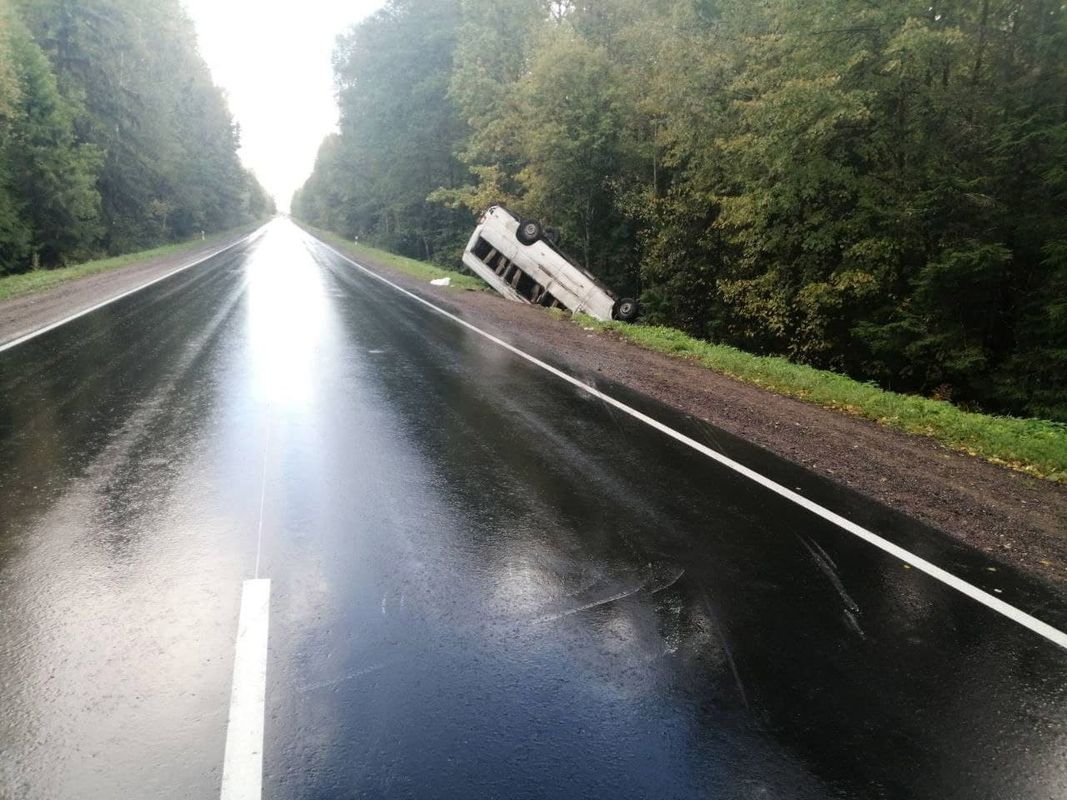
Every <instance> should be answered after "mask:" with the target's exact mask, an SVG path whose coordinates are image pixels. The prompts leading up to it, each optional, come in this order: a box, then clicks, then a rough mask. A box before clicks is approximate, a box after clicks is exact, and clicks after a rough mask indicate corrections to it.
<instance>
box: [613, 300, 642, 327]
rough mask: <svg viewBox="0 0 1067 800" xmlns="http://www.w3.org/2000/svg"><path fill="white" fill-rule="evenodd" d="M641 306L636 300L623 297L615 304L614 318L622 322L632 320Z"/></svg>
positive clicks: (635, 317)
mask: <svg viewBox="0 0 1067 800" xmlns="http://www.w3.org/2000/svg"><path fill="white" fill-rule="evenodd" d="M640 311H641V308H640V306H638V304H637V301H636V300H634V299H633V298H630V297H624V298H622V300H620V301H619V302H617V303H616V304H615V319H617V320H621V321H622V322H633V321H634V320H635V319H637V315H638V314H639V313H640Z"/></svg>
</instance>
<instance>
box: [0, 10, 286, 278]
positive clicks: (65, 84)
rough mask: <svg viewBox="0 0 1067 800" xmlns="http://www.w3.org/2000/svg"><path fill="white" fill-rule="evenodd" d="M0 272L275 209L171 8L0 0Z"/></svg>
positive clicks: (186, 25) (223, 224) (122, 248)
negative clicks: (245, 162)
mask: <svg viewBox="0 0 1067 800" xmlns="http://www.w3.org/2000/svg"><path fill="white" fill-rule="evenodd" d="M0 121H2V122H3V125H2V127H0V273H4V272H22V271H25V270H27V269H30V268H32V267H35V266H43V267H54V266H59V265H62V264H64V263H67V262H69V261H72V260H83V259H85V258H87V257H89V256H91V255H93V254H97V253H101V252H110V253H119V252H126V251H129V250H131V249H136V248H140V247H146V246H149V245H152V244H156V243H159V242H165V241H173V240H178V239H183V238H187V237H189V236H192V235H193V234H194V233H195V234H199V233H200V232H201V231H206V232H212V231H218V230H223V229H226V228H230V227H233V226H235V225H238V224H240V223H242V222H245V221H248V220H251V219H253V218H262V217H263V216H265V215H266V214H268V213H271V212H272V211H273V204H272V202H271V201H270V199H269V198H268V197H267V196H266V194H265V193H264V191H263V189H262V187H260V186H259V184H258V183H257V182H256V180H255V178H254V177H253V176H252V175H251V174H250V173H249V172H248V171H247V170H245V169H243V168H242V167H241V164H240V162H239V160H238V158H237V147H238V135H237V130H236V127H235V126H234V124H233V121H232V119H231V118H230V115H229V111H228V110H227V108H226V104H225V101H224V98H223V96H222V94H221V92H220V91H219V90H218V89H217V88H216V87H215V86H214V85H213V83H212V82H211V77H210V74H209V73H208V70H207V67H206V66H205V64H204V63H203V60H202V59H201V58H200V56H199V54H198V53H197V51H196V40H195V35H194V31H193V27H192V24H191V23H190V22H189V20H188V18H187V17H186V16H185V14H184V12H183V11H182V9H181V6H180V4H179V2H178V0H151V1H150V2H141V0H15V2H14V3H13V2H12V0H0Z"/></svg>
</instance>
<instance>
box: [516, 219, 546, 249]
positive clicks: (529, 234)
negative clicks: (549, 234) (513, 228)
mask: <svg viewBox="0 0 1067 800" xmlns="http://www.w3.org/2000/svg"><path fill="white" fill-rule="evenodd" d="M543 233H544V231H543V230H542V229H541V223H540V222H538V221H537V220H534V219H524V220H523V221H522V222H520V223H519V230H518V231H517V232H516V233H515V237H516V238H517V239H518V240H519V241H520V242H522V243H523V244H533V243H534V242H536V241H537V240H538V239H540V238H541V235H542V234H543Z"/></svg>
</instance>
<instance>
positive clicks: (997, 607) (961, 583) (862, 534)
mask: <svg viewBox="0 0 1067 800" xmlns="http://www.w3.org/2000/svg"><path fill="white" fill-rule="evenodd" d="M309 236H310V234H309ZM312 238H313V239H315V241H316V242H318V243H319V244H321V245H322V246H323V247H326V248H327V249H329V250H331V251H333V252H334V253H336V254H337V255H338V256H340V257H341V258H343V259H344V260H345V261H347V262H348V263H349V264H351V265H352V266H354V267H356V268H357V269H360V270H362V271H363V272H365V273H366V274H367V275H369V276H370V277H372V278H374V279H376V280H378V281H381V282H382V283H384V284H386V285H387V286H391V287H392V288H393V289H396V290H397V291H398V292H400V293H401V294H404V295H407V296H408V297H410V298H411V299H412V300H415V301H416V302H419V303H422V304H423V305H424V306H426V307H427V308H430V309H433V310H434V311H436V312H437V313H438V314H441V315H442V316H444V317H447V318H448V319H450V320H452V321H453V322H456V323H458V324H460V325H462V326H463V327H465V328H467V329H468V330H471V331H474V332H475V333H477V334H478V335H479V336H483V337H485V338H486V339H488V340H489V341H491V342H493V343H494V344H497V345H500V346H501V347H503V348H504V349H506V350H509V351H511V352H512V353H514V354H515V355H517V356H519V357H520V358H524V359H526V360H527V361H529V362H530V363H531V364H535V365H536V366H538V367H540V368H541V369H543V370H545V371H546V372H549V373H551V374H553V375H555V376H556V377H557V378H559V379H561V380H564V381H566V382H567V383H570V384H572V385H574V386H576V387H578V388H579V389H581V390H582V391H583V392H586V393H588V394H591V395H592V396H593V397H596V398H598V399H599V400H602V401H604V402H605V403H607V404H608V405H610V406H613V407H615V408H617V409H619V410H620V411H622V412H623V413H626V414H629V415H630V416H631V417H633V418H634V419H638V420H640V421H641V422H643V423H645V424H646V425H649V426H651V427H653V428H655V429H656V430H658V431H660V432H661V433H664V434H666V435H667V436H670V437H671V438H672V439H675V440H677V441H679V442H681V443H682V444H684V445H686V446H688V447H691V448H693V449H694V450H696V451H697V452H698V453H702V454H704V455H705V456H707V457H708V458H710V459H712V460H714V461H717V462H719V463H720V464H722V465H723V466H724V467H728V468H729V469H732V470H733V471H734V472H737V473H739V474H741V475H744V476H745V477H746V478H748V479H749V480H751V481H754V482H755V483H758V484H759V485H760V486H763V487H764V488H766V489H769V490H770V491H772V492H774V493H775V494H777V495H781V496H782V497H784V498H785V499H787V500H789V501H791V502H793V503H796V504H797V505H798V506H800V507H801V508H804V509H806V510H807V511H810V512H811V513H812V514H815V515H816V516H819V517H822V518H823V519H825V520H826V521H827V522H831V523H833V524H834V525H836V526H837V527H839V528H841V529H842V530H845V531H848V532H849V533H851V534H852V535H853V536H857V537H859V538H860V539H863V541H865V542H867V543H868V544H872V545H874V546H875V547H877V548H878V549H880V550H883V551H885V552H886V553H889V554H890V555H891V556H894V557H895V558H899V559H900V560H901V561H903V562H904V563H906V564H910V565H911V566H912V567H914V568H915V569H918V570H921V571H922V572H925V573H926V574H927V575H929V576H930V577H932V578H935V579H936V580H939V581H941V582H942V583H944V584H945V585H947V586H951V587H952V588H953V589H955V590H957V591H958V592H960V593H962V594H965V595H966V596H967V597H969V598H971V599H972V600H975V601H977V602H979V603H981V604H982V605H984V606H986V607H987V608H990V609H992V610H993V611H995V612H997V613H998V614H1002V615H1003V616H1005V617H1007V618H1008V619H1010V620H1013V621H1014V622H1017V623H1019V624H1020V625H1022V626H1023V627H1024V628H1029V629H1030V630H1031V631H1033V632H1034V633H1036V634H1038V635H1039V636H1043V637H1044V638H1045V639H1048V640H1049V641H1050V642H1052V643H1053V644H1057V645H1059V646H1060V647H1062V648H1064V649H1067V633H1064V632H1063V631H1061V630H1059V629H1057V628H1054V627H1052V626H1051V625H1049V624H1048V623H1047V622H1042V621H1041V620H1039V619H1037V617H1034V616H1031V615H1030V614H1027V613H1026V612H1025V611H1022V610H1021V609H1018V608H1016V607H1015V606H1013V605H1011V604H1010V603H1006V602H1004V601H1003V600H1001V599H1000V598H998V597H994V596H993V595H991V594H990V593H989V592H986V591H984V590H982V589H979V588H978V587H977V586H974V585H973V584H970V583H968V582H967V581H965V580H963V579H962V578H958V577H956V576H955V575H953V574H952V573H951V572H948V571H946V570H944V569H942V568H941V567H939V566H937V565H936V564H932V563H931V562H929V561H927V560H926V559H924V558H922V557H920V556H917V555H915V554H914V553H912V552H911V551H909V550H905V549H904V548H903V547H901V546H899V545H896V544H893V542H890V541H889V540H888V539H884V538H883V537H881V536H879V535H878V534H876V533H873V532H872V531H869V530H867V529H866V528H864V527H863V526H862V525H857V524H856V523H855V522H852V521H851V520H848V519H845V518H844V517H842V516H841V515H840V514H836V513H834V512H833V511H831V510H830V509H828V508H823V507H822V506H821V505H819V504H818V503H815V502H813V501H811V500H809V499H808V498H806V497H804V496H803V495H800V494H797V493H796V492H794V491H793V490H791V489H788V488H786V487H785V486H782V485H781V484H780V483H777V482H775V481H773V480H771V479H770V478H768V477H766V476H765V475H761V474H760V473H758V472H756V471H755V470H752V469H749V468H748V467H746V466H745V465H744V464H741V463H739V462H737V461H734V460H733V459H732V458H728V457H727V456H724V455H723V454H722V453H719V452H716V451H715V450H712V449H711V448H710V447H707V446H705V445H703V444H701V443H700V442H698V441H696V440H695V439H691V438H689V437H688V436H686V435H685V434H684V433H680V432H679V431H676V430H674V428H671V427H669V426H667V425H664V424H663V423H662V422H660V421H659V420H655V419H653V418H652V417H650V416H648V415H647V414H643V413H641V412H640V411H638V410H637V409H636V408H632V407H630V406H628V405H626V403H623V402H622V401H621V400H616V399H615V398H614V397H612V396H611V395H607V394H604V393H603V392H602V391H600V390H599V389H596V388H594V387H592V386H590V385H589V384H586V383H582V382H581V381H580V380H578V379H577V378H575V377H573V376H571V375H568V374H567V373H566V372H563V371H562V370H559V369H556V368H555V367H553V366H552V365H551V364H546V363H545V362H544V361H541V360H540V359H539V358H536V357H534V356H532V355H530V354H529V353H527V352H525V351H523V350H520V349H519V348H517V347H515V346H514V345H511V344H508V343H507V342H505V341H504V340H503V339H500V338H498V337H496V336H494V335H493V334H491V333H487V332H486V331H483V330H482V329H481V328H479V327H477V326H475V325H472V324H471V323H469V322H467V321H466V320H463V319H461V318H459V317H457V316H456V315H455V314H452V313H450V312H448V311H445V310H444V309H443V308H441V307H440V306H436V305H434V304H433V303H431V302H430V301H429V300H425V299H423V298H422V297H419V296H418V295H417V294H415V293H414V292H409V291H408V290H407V289H405V288H404V287H402V286H399V285H397V284H395V283H393V282H392V281H391V280H389V279H388V278H384V277H382V276H381V275H379V274H378V273H377V272H375V271H374V270H371V269H368V268H367V267H365V266H363V265H362V264H360V263H358V262H356V261H353V260H352V259H351V258H349V257H348V256H346V255H345V254H344V253H341V252H340V251H338V250H337V249H336V248H334V247H332V246H330V245H328V244H326V242H323V241H322V240H321V239H317V238H315V237H312Z"/></svg>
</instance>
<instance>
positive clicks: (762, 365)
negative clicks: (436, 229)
mask: <svg viewBox="0 0 1067 800" xmlns="http://www.w3.org/2000/svg"><path fill="white" fill-rule="evenodd" d="M308 230H309V231H311V232H312V233H313V234H314V235H316V236H319V237H320V238H322V239H323V240H325V241H327V242H329V243H330V244H331V245H333V246H334V247H336V248H337V249H338V250H341V251H342V252H344V253H346V254H348V255H350V256H352V257H353V258H356V259H358V258H359V257H360V256H365V257H367V258H369V259H373V260H376V261H378V262H381V263H385V264H387V265H389V266H392V267H395V268H396V269H398V270H401V271H402V272H405V273H407V274H409V275H412V276H413V277H416V278H420V279H425V280H427V281H429V280H431V279H433V278H440V277H445V276H448V277H450V278H452V286H453V287H456V288H476V289H485V288H486V286H485V284H484V283H482V282H481V281H480V280H479V279H477V278H475V277H473V276H468V275H458V274H456V273H454V272H449V271H447V270H443V269H440V268H438V267H434V266H432V265H430V264H426V263H424V262H422V261H416V260H414V259H410V258H404V257H403V256H397V255H394V254H392V253H388V252H385V251H383V250H377V249H375V248H373V247H367V246H366V245H361V244H354V243H352V242H348V241H345V240H344V239H342V238H341V237H340V236H336V235H335V234H332V233H329V232H327V231H322V230H319V229H316V228H310V227H308ZM556 313H557V314H558V313H559V312H556ZM575 319H576V321H578V322H580V323H581V324H582V325H583V326H584V327H586V328H592V329H594V330H599V331H611V332H613V333H616V334H618V335H619V336H621V337H623V338H624V339H626V340H628V341H630V342H632V343H633V344H635V345H638V346H639V347H644V348H646V349H648V350H654V351H656V352H659V353H665V354H666V355H669V356H674V357H676V358H684V359H688V360H692V361H696V362H698V363H699V364H701V365H703V366H705V367H707V368H708V369H711V370H714V371H715V372H719V373H722V374H725V375H728V376H730V377H732V378H735V379H737V380H740V381H744V382H745V383H750V384H754V385H756V386H759V387H761V388H763V389H766V390H768V391H771V392H774V393H775V394H779V395H784V396H787V397H795V398H797V399H800V400H804V401H806V402H809V403H813V404H815V405H819V406H822V407H824V408H829V409H833V410H835V411H840V412H842V413H846V414H850V415H852V416H856V417H863V418H865V419H870V420H874V421H875V422H878V423H879V424H881V425H885V426H886V427H889V428H895V429H897V430H901V431H904V432H905V433H911V434H917V435H920V436H929V437H930V438H932V439H934V440H936V441H938V442H940V443H941V444H943V445H946V446H947V447H950V448H952V449H954V450H959V451H962V452H965V453H969V454H970V455H973V456H976V457H979V458H983V459H985V460H987V461H991V462H993V463H996V464H1002V465H1005V466H1008V467H1010V468H1012V469H1015V470H1018V471H1020V472H1024V473H1026V474H1028V475H1032V476H1034V477H1038V478H1045V479H1047V480H1051V481H1055V482H1059V483H1067V424H1063V423H1057V422H1048V421H1046V420H1038V419H1017V418H1014V417H997V416H991V415H988V414H975V413H972V412H969V411H964V410H962V409H960V408H958V407H956V406H954V405H952V404H951V403H947V402H944V401H940V400H930V399H927V398H925V397H918V396H914V395H904V394H897V393H896V392H889V391H886V390H884V389H879V388H878V387H877V386H873V385H871V384H868V383H862V382H860V381H857V380H853V379H852V378H848V377H845V376H844V375H839V374H837V373H834V372H829V371H826V370H820V369H815V368H813V367H808V366H804V365H802V364H794V363H792V362H790V361H787V360H786V359H784V358H779V357H775V356H756V355H752V354H751V353H746V352H744V351H743V350H738V349H736V348H733V347H728V346H726V345H718V344H712V343H710V342H705V341H701V340H700V339H695V338H693V337H692V336H688V335H687V334H685V333H682V332H681V331H679V330H676V329H674V328H666V327H660V326H652V325H640V324H638V325H628V324H626V323H624V322H600V321H598V320H595V319H593V318H592V317H588V316H585V315H577V316H576V317H575Z"/></svg>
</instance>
